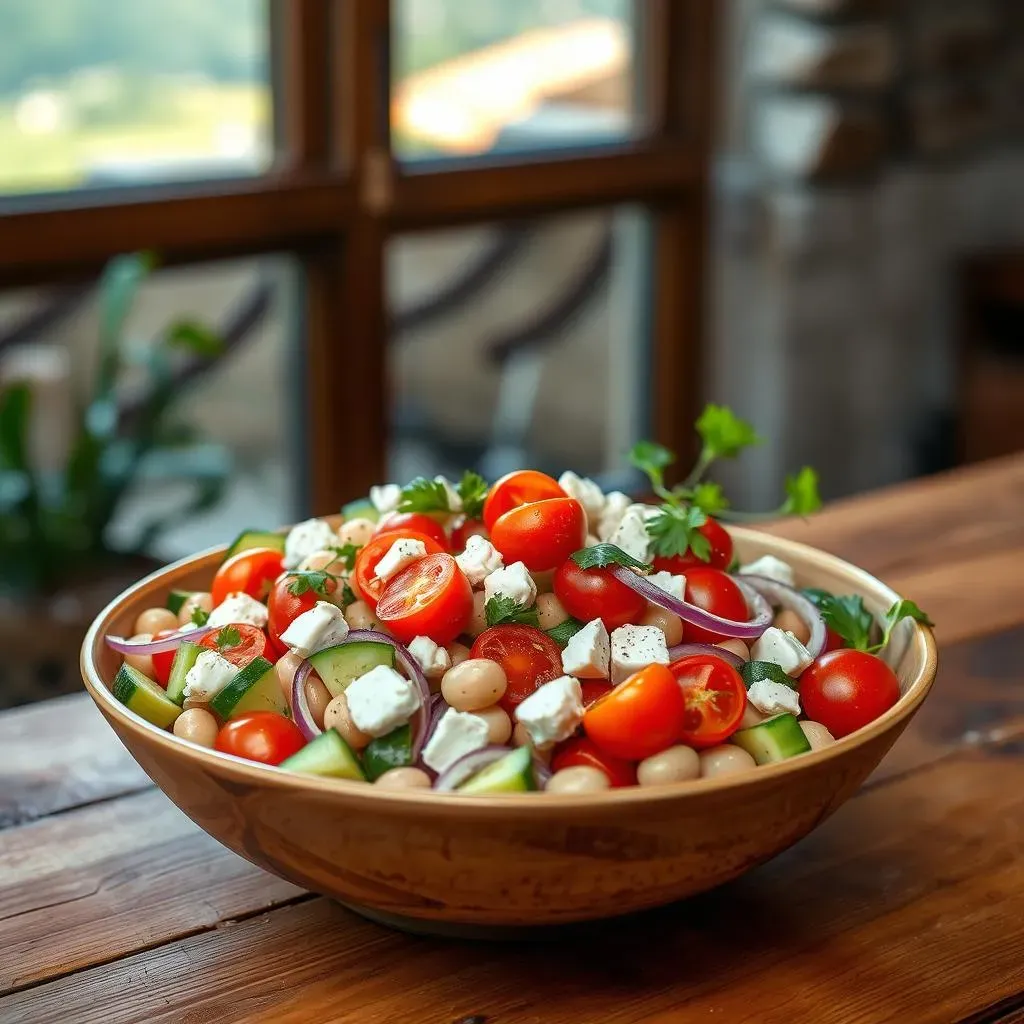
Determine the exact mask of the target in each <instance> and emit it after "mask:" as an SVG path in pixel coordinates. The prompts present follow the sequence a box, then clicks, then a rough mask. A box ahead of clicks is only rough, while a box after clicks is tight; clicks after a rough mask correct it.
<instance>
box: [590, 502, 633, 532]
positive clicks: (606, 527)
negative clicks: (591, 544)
mask: <svg viewBox="0 0 1024 1024" xmlns="http://www.w3.org/2000/svg"><path fill="white" fill-rule="evenodd" d="M632 504H633V499H632V498H631V497H630V496H629V495H628V494H623V493H622V491H609V492H608V493H607V494H606V495H605V496H604V509H602V511H601V519H600V521H599V522H598V525H597V535H598V537H600V538H601V540H608V539H609V538H610V537H611V535H612V534H613V533H614V532H615V531H616V530H617V529H618V528H619V523H621V522H622V517H623V516H624V515H625V514H626V509H627V508H629V506H630V505H632Z"/></svg>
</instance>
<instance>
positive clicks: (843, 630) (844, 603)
mask: <svg viewBox="0 0 1024 1024" xmlns="http://www.w3.org/2000/svg"><path fill="white" fill-rule="evenodd" d="M818 610H819V611H820V612H821V617H822V618H823V619H824V620H825V625H826V626H828V627H829V628H830V629H833V630H835V632H837V633H838V634H839V635H840V636H841V637H842V638H843V640H844V641H845V642H846V644H847V646H849V647H852V648H853V649H854V650H855V651H866V650H869V649H870V647H871V629H872V627H873V626H874V624H875V620H874V618H873V617H872V615H871V612H869V611H868V610H867V608H865V607H864V601H863V599H862V598H860V597H856V596H853V595H847V596H845V597H835V596H833V595H831V594H829V595H828V596H827V597H825V598H821V599H820V600H819V602H818Z"/></svg>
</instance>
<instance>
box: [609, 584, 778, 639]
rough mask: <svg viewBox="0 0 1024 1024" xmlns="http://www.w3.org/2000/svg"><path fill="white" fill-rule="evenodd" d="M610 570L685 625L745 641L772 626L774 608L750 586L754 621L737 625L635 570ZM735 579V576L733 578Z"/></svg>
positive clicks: (746, 593)
mask: <svg viewBox="0 0 1024 1024" xmlns="http://www.w3.org/2000/svg"><path fill="white" fill-rule="evenodd" d="M608 571H609V572H610V573H611V574H612V575H613V576H614V577H615V578H616V579H617V580H618V581H619V582H620V583H625V584H626V586H627V587H629V589H630V590H635V591H636V592H637V593H638V594H640V595H641V596H643V597H645V598H647V600H648V601H650V602H652V603H653V604H656V605H658V606H659V607H660V608H664V609H665V610H666V611H669V612H672V614H673V615H678V616H679V618H681V619H682V620H683V621H684V622H689V623H690V624H691V625H693V626H699V627H700V628H701V629H707V630H710V631H711V632H713V633H719V634H720V635H722V636H733V637H739V639H741V640H756V639H757V638H758V637H759V636H760V635H761V634H762V633H763V632H764V631H765V630H766V629H767V628H768V627H769V626H770V625H771V624H772V609H771V605H769V604H768V602H767V601H766V600H765V599H764V598H763V597H762V596H761V595H760V594H759V593H758V592H757V591H756V590H754V589H753V588H751V587H747V588H746V589H744V588H743V587H742V586H741V587H740V589H741V590H743V596H744V597H745V598H746V599H747V607H748V609H749V611H750V613H751V616H752V617H751V618H750V620H749V621H747V622H734V621H733V620H732V619H723V618H721V616H718V615H712V614H711V612H708V611H705V610H704V609H703V608H698V607H697V606H696V605H695V604H688V603H687V602H686V601H680V600H679V599H678V598H675V597H673V596H672V595H671V594H669V593H667V592H666V591H664V590H662V589H661V587H656V586H655V585H654V584H653V583H651V581H650V580H648V579H647V577H646V576H639V575H637V574H636V573H635V572H633V570H632V569H627V568H626V567H625V566H624V565H610V566H609V567H608ZM733 579H735V577H733Z"/></svg>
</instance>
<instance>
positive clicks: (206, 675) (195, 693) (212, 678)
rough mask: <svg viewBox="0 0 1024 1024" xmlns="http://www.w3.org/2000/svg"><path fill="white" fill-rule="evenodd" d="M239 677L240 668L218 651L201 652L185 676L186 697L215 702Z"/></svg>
mask: <svg viewBox="0 0 1024 1024" xmlns="http://www.w3.org/2000/svg"><path fill="white" fill-rule="evenodd" d="M236 675H238V667H237V666H236V665H232V664H231V662H230V661H228V659H227V658H224V657H222V656H221V655H219V654H218V653H217V652H216V651H200V653H199V657H198V658H196V663H195V664H194V665H193V666H192V667H191V668H190V669H189V670H188V672H187V673H186V674H185V691H184V695H185V696H186V697H191V698H192V699H193V700H206V701H208V700H213V698H214V697H216V696H217V694H218V693H220V691H221V690H223V689H224V687H225V686H227V685H228V683H230V682H231V680H232V679H234V678H235V676H236Z"/></svg>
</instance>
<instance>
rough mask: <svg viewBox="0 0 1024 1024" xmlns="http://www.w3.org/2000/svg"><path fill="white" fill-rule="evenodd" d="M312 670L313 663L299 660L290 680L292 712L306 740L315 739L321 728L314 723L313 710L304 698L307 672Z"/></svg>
mask: <svg viewBox="0 0 1024 1024" xmlns="http://www.w3.org/2000/svg"><path fill="white" fill-rule="evenodd" d="M312 671H313V663H312V662H310V661H308V660H307V661H303V662H300V664H299V667H298V668H297V669H296V670H295V678H294V679H293V680H292V714H293V715H294V716H295V724H296V725H297V726H298V727H299V731H300V732H301V733H302V735H303V736H305V737H306V739H307V740H315V739H316V738H317V736H319V735H320V734H321V733H322V732H323V730H322V729H321V728H320V726H319V725H317V724H316V720H315V719H314V718H313V712H312V711H310V710H309V701H308V700H306V680H307V679H308V678H309V673H310V672H312Z"/></svg>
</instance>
